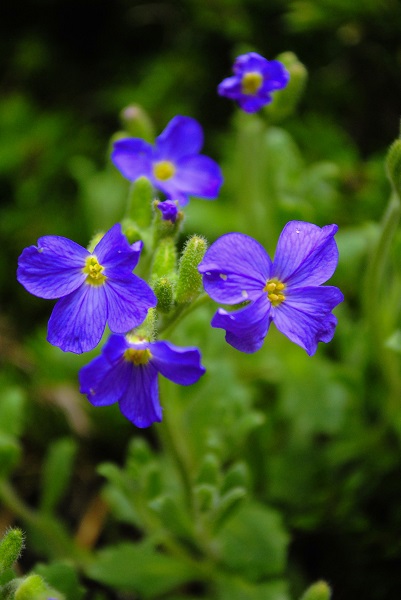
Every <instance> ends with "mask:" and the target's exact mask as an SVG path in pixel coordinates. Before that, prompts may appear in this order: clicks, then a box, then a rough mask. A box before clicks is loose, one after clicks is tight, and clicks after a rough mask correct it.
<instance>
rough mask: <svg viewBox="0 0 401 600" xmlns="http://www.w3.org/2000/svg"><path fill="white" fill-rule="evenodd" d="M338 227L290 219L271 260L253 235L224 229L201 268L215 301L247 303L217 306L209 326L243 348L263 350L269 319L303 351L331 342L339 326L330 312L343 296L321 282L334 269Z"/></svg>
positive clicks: (205, 283) (235, 346)
mask: <svg viewBox="0 0 401 600" xmlns="http://www.w3.org/2000/svg"><path fill="white" fill-rule="evenodd" d="M336 231H337V225H327V226H326V227H322V228H320V227H318V226H317V225H313V224H311V223H305V222H303V221H290V222H289V223H287V225H286V226H285V227H284V229H283V231H282V233H281V235H280V238H279V241H278V244H277V250H276V254H275V257H274V261H272V260H271V259H270V257H269V255H268V254H267V252H266V251H265V249H264V248H263V246H261V245H260V244H259V242H257V241H256V240H254V239H253V238H251V237H249V236H247V235H245V234H242V233H228V234H226V235H223V236H222V237H221V238H219V239H218V240H216V242H214V244H212V245H211V246H210V248H209V249H208V250H207V252H206V254H205V256H204V258H203V260H202V262H201V264H200V265H199V272H200V273H202V275H203V284H204V287H205V290H206V292H207V293H208V294H209V296H210V297H211V298H212V299H213V300H215V301H216V302H220V303H222V304H231V305H233V304H234V305H235V304H240V303H243V302H246V303H247V304H246V306H244V307H242V308H239V309H238V310H234V311H232V312H228V311H227V310H225V309H223V308H219V309H218V311H217V312H216V314H215V315H214V317H213V320H212V323H211V324H212V326H213V327H220V328H222V329H225V330H226V341H227V342H228V343H229V344H231V346H234V348H237V349H238V350H241V351H242V352H248V353H251V352H256V351H257V350H259V349H260V348H261V346H262V345H263V342H264V338H265V337H266V334H267V332H268V329H269V326H270V323H271V322H272V321H273V322H274V324H275V325H276V327H277V329H279V330H280V331H281V332H282V333H284V335H286V336H287V337H288V338H289V339H290V340H291V341H293V342H294V343H296V344H298V345H299V346H301V347H302V348H304V349H305V350H306V352H307V353H308V354H309V355H312V354H314V353H315V352H316V349H317V344H318V342H329V341H330V340H331V339H332V337H333V335H334V330H335V327H336V324H337V319H336V317H335V316H334V315H333V314H332V313H331V311H332V310H333V308H334V307H335V306H337V304H339V303H340V302H342V300H343V295H342V293H341V292H340V290H339V289H338V288H337V287H333V286H322V285H321V284H323V283H325V282H326V281H327V280H328V279H329V278H330V277H331V276H332V275H333V273H334V271H335V268H336V266H337V262H338V250H337V245H336V242H335V240H334V235H335V233H336Z"/></svg>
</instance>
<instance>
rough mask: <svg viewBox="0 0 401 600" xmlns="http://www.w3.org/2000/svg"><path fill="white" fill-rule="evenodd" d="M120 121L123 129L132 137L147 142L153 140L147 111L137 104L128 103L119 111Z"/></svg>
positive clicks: (151, 125) (152, 128) (150, 121)
mask: <svg viewBox="0 0 401 600" xmlns="http://www.w3.org/2000/svg"><path fill="white" fill-rule="evenodd" d="M120 119H121V123H122V125H123V127H124V129H125V131H126V132H127V133H128V134H129V135H130V136H132V137H136V138H141V139H143V140H145V141H147V142H151V143H152V142H153V140H154V127H153V123H152V120H151V119H150V117H149V115H148V113H147V112H146V111H145V110H144V109H143V108H142V107H141V106H139V104H130V105H129V106H126V107H125V108H123V110H122V111H121V112H120Z"/></svg>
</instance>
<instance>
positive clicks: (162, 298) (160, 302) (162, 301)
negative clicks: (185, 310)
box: [153, 277, 174, 313]
mask: <svg viewBox="0 0 401 600" xmlns="http://www.w3.org/2000/svg"><path fill="white" fill-rule="evenodd" d="M153 291H154V293H155V294H156V297H157V309H158V310H160V311H161V312H163V313H168V312H170V310H171V309H172V308H173V303H174V285H173V282H172V281H171V280H170V279H168V277H160V278H159V279H157V280H156V281H155V283H154V284H153Z"/></svg>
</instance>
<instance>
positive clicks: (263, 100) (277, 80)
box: [217, 52, 290, 113]
mask: <svg viewBox="0 0 401 600" xmlns="http://www.w3.org/2000/svg"><path fill="white" fill-rule="evenodd" d="M233 72H234V75H233V76H232V77H228V78H227V79H224V80H223V81H222V82H221V83H220V84H219V86H218V88H217V91H218V93H219V95H220V96H226V97H227V98H230V99H231V100H236V101H237V102H238V104H239V105H240V107H241V108H242V110H244V111H245V112H248V113H254V112H256V111H258V110H259V109H261V108H262V106H264V105H265V104H269V103H270V102H271V101H272V100H273V98H272V95H271V92H274V91H275V90H281V89H282V88H284V87H285V86H286V85H287V83H288V80H289V78H290V75H289V73H288V71H287V69H286V68H285V67H284V65H283V64H282V63H281V62H279V61H278V60H267V59H266V58H263V56H260V54H257V53H256V52H249V53H248V54H242V55H241V56H238V57H237V58H236V60H235V62H234V66H233Z"/></svg>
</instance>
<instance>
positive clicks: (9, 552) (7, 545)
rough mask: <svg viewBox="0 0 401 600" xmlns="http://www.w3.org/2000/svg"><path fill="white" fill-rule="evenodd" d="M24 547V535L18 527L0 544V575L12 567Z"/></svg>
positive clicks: (7, 534)
mask: <svg viewBox="0 0 401 600" xmlns="http://www.w3.org/2000/svg"><path fill="white" fill-rule="evenodd" d="M23 547H24V534H23V532H22V530H21V529H18V528H17V527H15V528H13V529H10V530H9V531H7V533H6V534H5V536H4V537H3V539H2V540H1V542H0V573H3V571H5V570H6V569H9V568H10V567H12V565H13V564H14V563H15V561H16V560H18V558H19V556H20V554H21V551H22V549H23Z"/></svg>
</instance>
